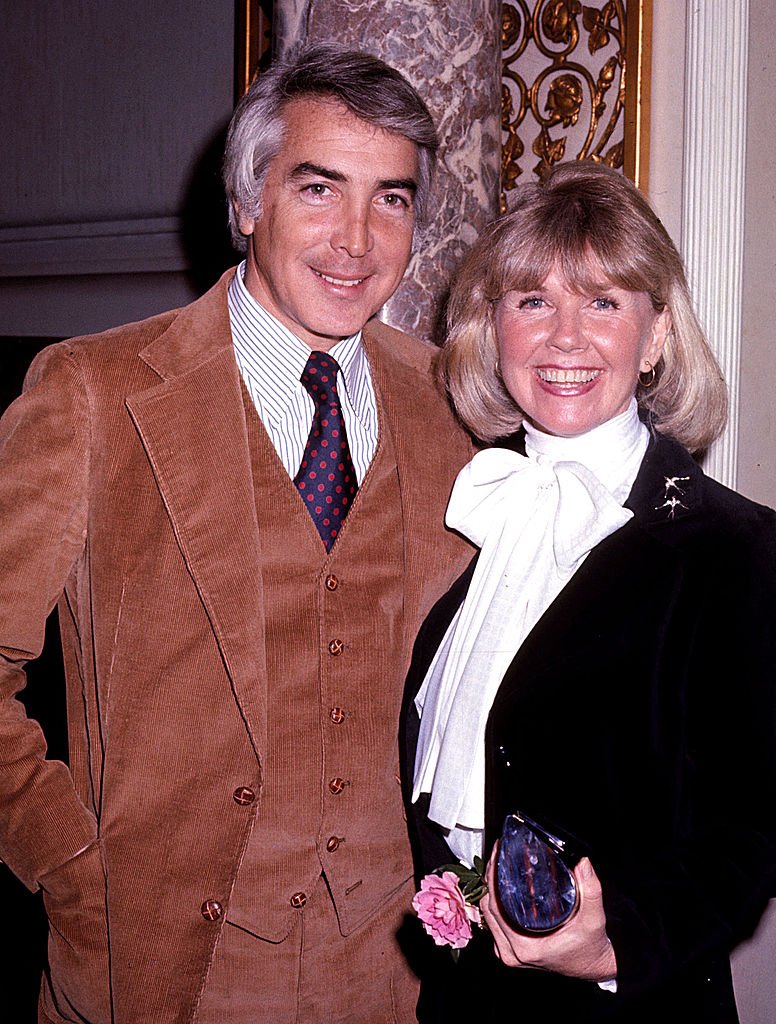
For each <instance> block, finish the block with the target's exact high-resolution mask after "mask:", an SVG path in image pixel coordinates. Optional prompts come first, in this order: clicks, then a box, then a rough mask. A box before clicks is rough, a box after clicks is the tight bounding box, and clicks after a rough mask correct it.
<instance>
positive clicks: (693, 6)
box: [682, 0, 749, 487]
mask: <svg viewBox="0 0 776 1024" xmlns="http://www.w3.org/2000/svg"><path fill="white" fill-rule="evenodd" d="M686 28H687V62H686V66H685V108H684V124H685V145H684V185H683V204H682V240H683V249H684V257H685V262H686V264H687V271H688V276H689V281H690V288H691V290H692V293H693V297H694V299H695V304H696V308H697V310H698V313H699V316H700V319H701V323H702V324H703V326H704V327H705V329H706V332H707V334H708V337H709V340H710V342H711V344H712V347H713V348H714V351H715V353H716V355H717V358H718V360H719V362H720V365H721V367H722V372H723V374H724V376H725V380H726V381H727V384H728V389H729V394H730V415H729V420H728V426H727V429H726V431H725V433H724V434H723V436H722V437H721V438H720V440H719V441H717V442H716V443H715V444H714V445H713V446H712V448H711V450H710V451H709V454H708V456H707V459H706V462H705V464H704V468H705V470H706V471H707V472H708V473H709V474H710V475H711V476H713V477H715V478H716V479H717V480H720V481H721V482H722V483H724V484H727V485H728V486H729V487H735V486H736V476H737V461H738V401H739V388H740V365H741V330H742V316H741V314H742V290H743V236H744V194H745V171H746V110H747V66H748V55H749V0H737V2H735V3H731V2H730V0H694V2H693V3H690V4H688V5H687V26H686Z"/></svg>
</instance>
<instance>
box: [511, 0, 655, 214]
mask: <svg viewBox="0 0 776 1024" xmlns="http://www.w3.org/2000/svg"><path fill="white" fill-rule="evenodd" d="M650 30H651V0H627V2H626V0H609V2H607V3H604V4H600V5H598V6H588V5H585V4H583V3H581V2H580V0H538V2H534V3H528V2H527V0H505V2H504V3H503V5H502V39H501V42H502V85H501V89H502V92H501V126H502V163H501V186H502V203H501V205H502V209H507V208H508V204H509V192H510V190H511V189H513V188H514V187H515V185H517V184H518V182H519V180H520V179H521V178H522V180H527V179H526V176H530V175H537V176H538V177H540V178H541V177H543V176H544V175H546V174H547V173H548V172H549V170H550V168H551V167H552V166H553V164H555V163H558V162H559V161H561V160H571V159H580V160H581V159H588V160H595V161H598V162H601V163H605V164H607V165H609V166H610V167H615V168H622V170H623V171H624V173H625V174H627V175H628V177H629V178H632V179H633V180H634V181H635V182H636V184H637V185H639V186H640V187H641V188H642V189H643V188H645V187H646V175H647V166H648V143H649V135H648V115H649V71H650V49H649V37H650Z"/></svg>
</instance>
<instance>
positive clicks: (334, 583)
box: [323, 573, 339, 590]
mask: <svg viewBox="0 0 776 1024" xmlns="http://www.w3.org/2000/svg"><path fill="white" fill-rule="evenodd" d="M323 585H324V586H325V587H326V589H327V590H336V589H337V587H338V586H339V580H338V579H337V577H336V576H335V575H334V574H333V573H330V574H329V575H328V576H327V577H326V579H325V580H324V583H323Z"/></svg>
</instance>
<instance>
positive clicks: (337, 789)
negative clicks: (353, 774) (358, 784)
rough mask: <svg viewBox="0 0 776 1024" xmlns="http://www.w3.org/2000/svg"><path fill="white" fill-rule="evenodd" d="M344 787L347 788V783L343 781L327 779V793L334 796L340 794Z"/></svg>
mask: <svg viewBox="0 0 776 1024" xmlns="http://www.w3.org/2000/svg"><path fill="white" fill-rule="evenodd" d="M345 786H347V782H345V780H344V779H340V778H337V779H329V791H330V792H331V793H334V794H335V795H336V794H337V793H341V792H342V790H343V789H344V788H345Z"/></svg>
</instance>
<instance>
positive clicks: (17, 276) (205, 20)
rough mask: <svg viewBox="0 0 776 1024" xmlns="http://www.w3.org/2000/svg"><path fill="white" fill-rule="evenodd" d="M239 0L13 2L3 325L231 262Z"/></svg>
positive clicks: (132, 312)
mask: <svg viewBox="0 0 776 1024" xmlns="http://www.w3.org/2000/svg"><path fill="white" fill-rule="evenodd" d="M234 14H235V4H234V2H233V0H229V2H227V0H215V2H212V0H186V2H183V0H163V2H159V0H133V2H132V3H126V0H47V2H46V3H45V4H26V3H25V4H11V3H6V4H3V5H2V7H1V9H0V95H1V96H2V97H3V100H2V115H1V117H2V128H1V129H0V130H1V131H2V152H3V156H2V158H0V336H9V335H12V336H28V335H36V336H53V337H59V336H65V335H71V334H78V333H83V332H86V331H92V330H98V329H102V328H104V327H107V326H111V325H114V324H117V323H122V322H125V321H127V320H132V319H137V318H138V317H142V316H146V315H149V314H150V313H154V312H158V311H160V310H162V309H166V308H170V307H172V306H176V305H179V304H181V303H182V302H186V301H188V300H189V299H190V298H191V297H193V295H194V294H196V293H198V292H200V291H201V290H202V289H203V288H204V287H205V286H206V285H207V284H209V283H210V282H211V281H212V279H213V278H214V277H215V276H216V274H217V273H218V271H219V270H220V269H221V268H222V267H223V266H224V265H227V264H228V263H229V262H231V261H232V259H231V257H230V254H229V252H228V243H227V242H226V233H225V231H224V229H223V214H224V211H223V202H222V197H221V192H220V185H219V182H218V164H219V160H220V152H221V133H222V131H223V129H224V127H225V125H226V122H227V121H228V118H229V115H230V113H231V110H232V106H233V99H234V42H235V29H234V23H235V18H234Z"/></svg>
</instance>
